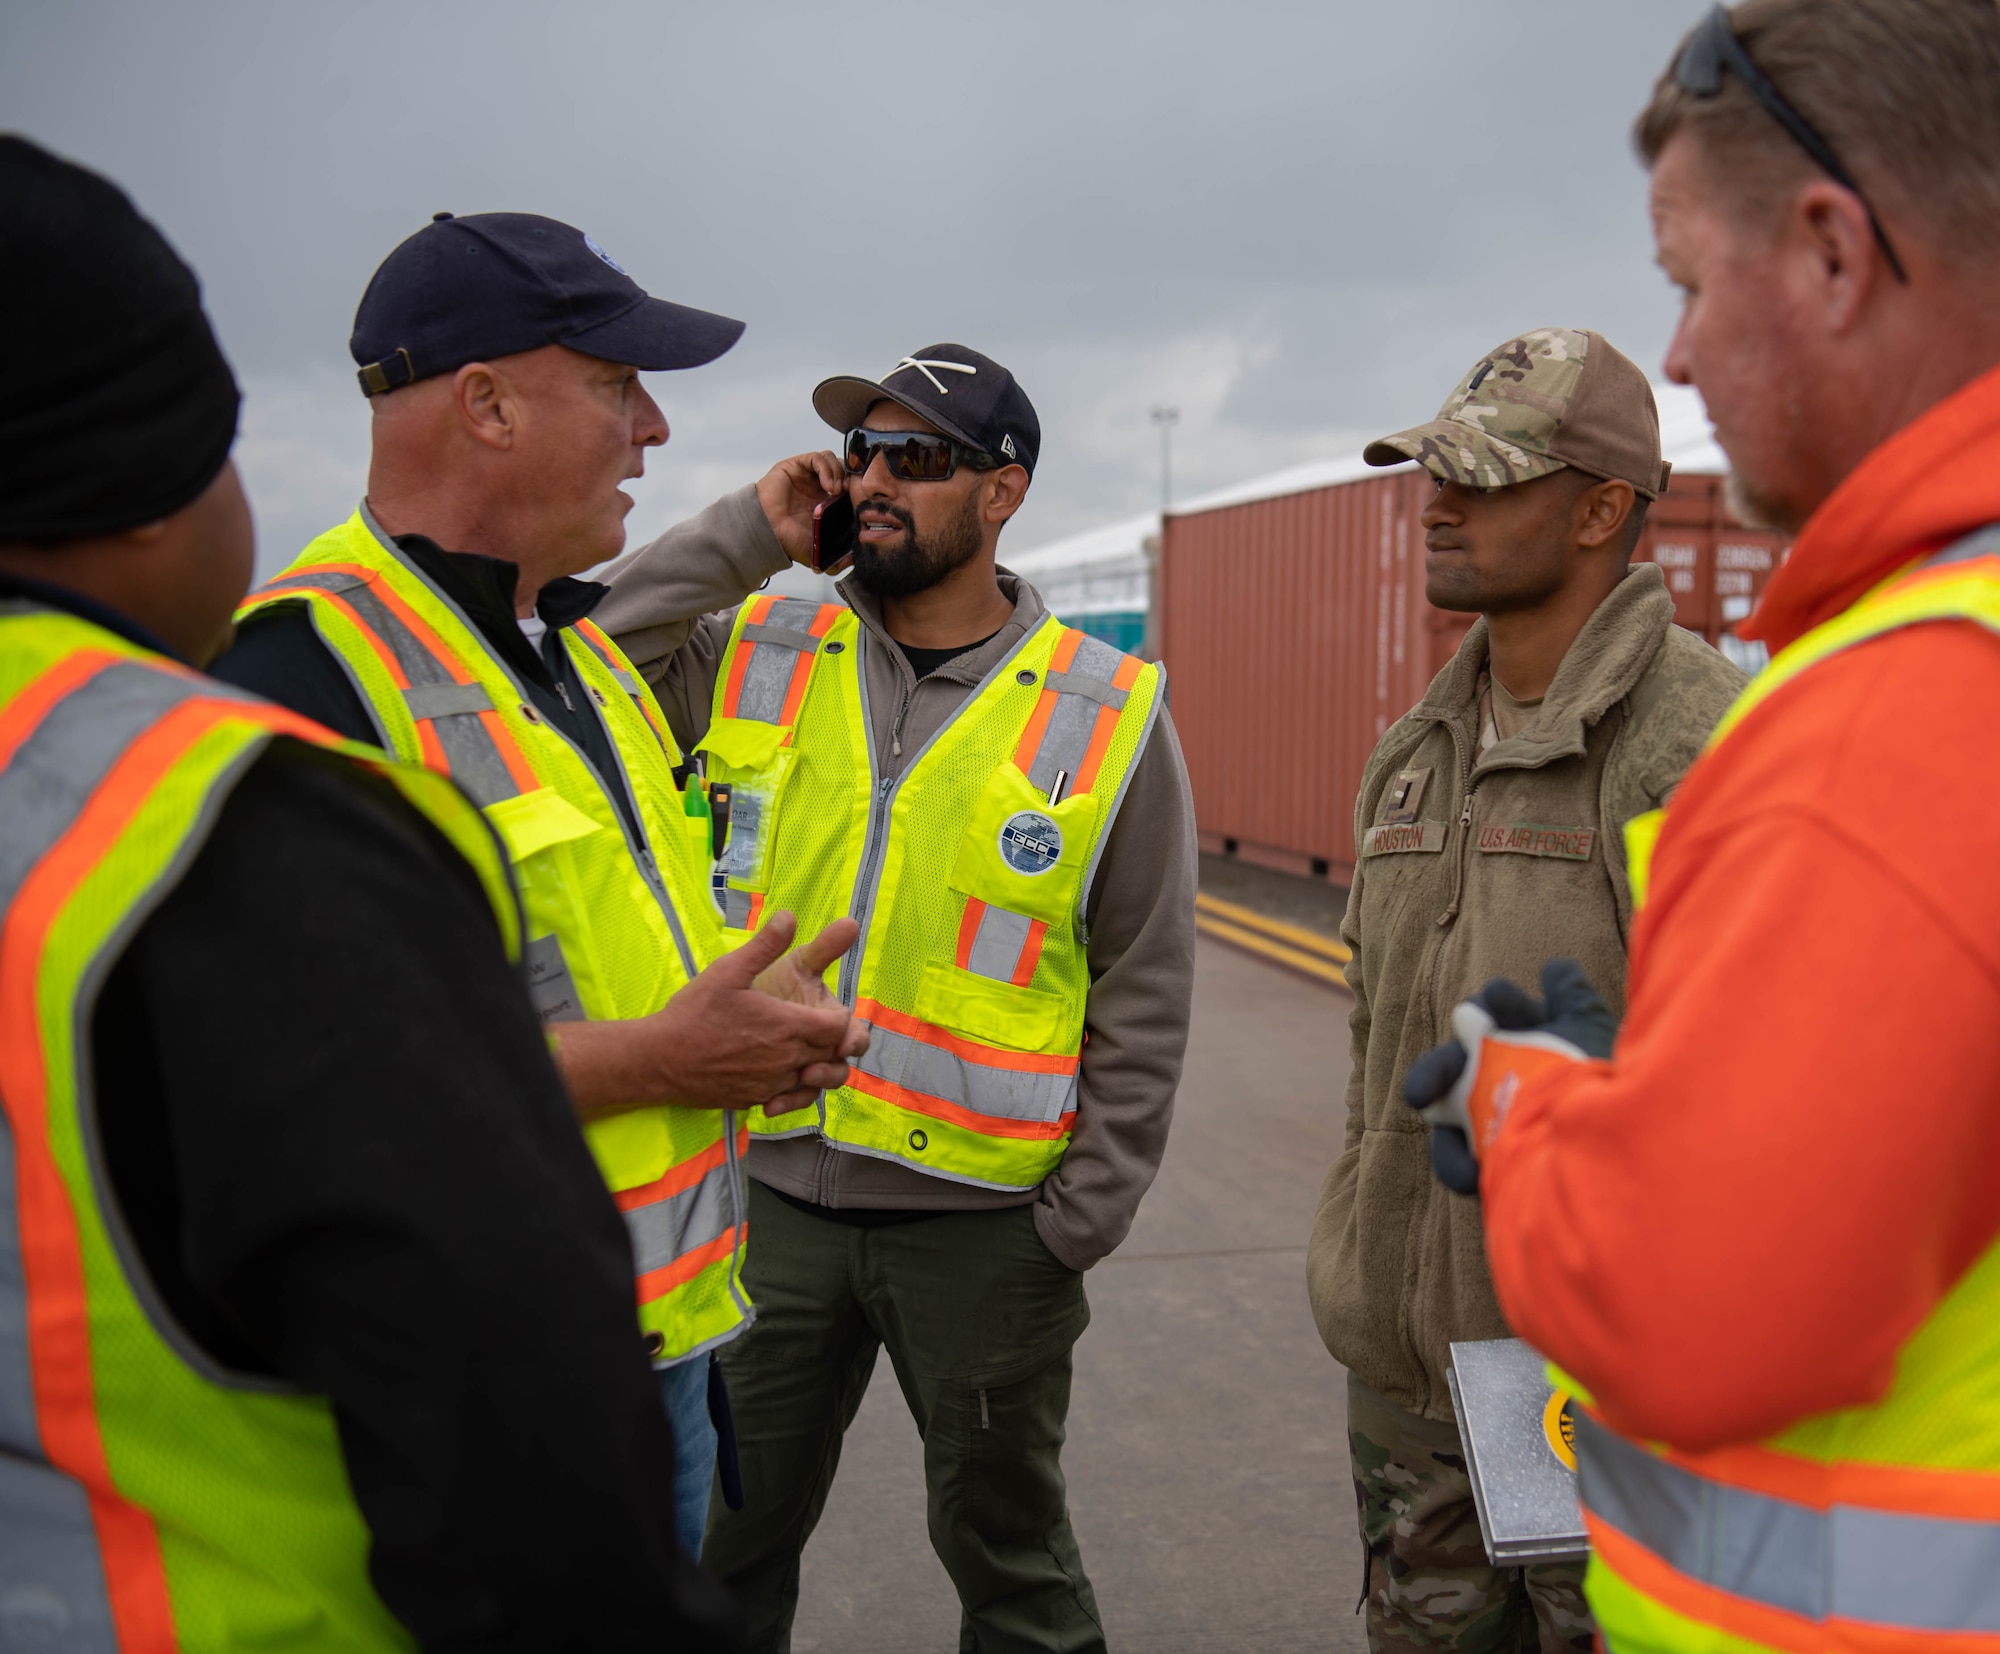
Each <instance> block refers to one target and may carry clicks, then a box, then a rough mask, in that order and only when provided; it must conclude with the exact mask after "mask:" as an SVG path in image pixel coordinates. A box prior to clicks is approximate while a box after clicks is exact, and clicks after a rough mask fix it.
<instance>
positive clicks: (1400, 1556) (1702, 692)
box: [1309, 328, 1743, 1654]
mask: <svg viewBox="0 0 2000 1654" xmlns="http://www.w3.org/2000/svg"><path fill="white" fill-rule="evenodd" d="M1366 457H1367V458H1368V459H1369V460H1370V461H1371V462H1373V463H1375V464H1378V465H1390V464H1401V463H1404V462H1406V461H1408V460H1415V461H1417V462H1418V463H1419V464H1420V465H1422V466H1423V467H1424V468H1425V469H1426V470H1427V471H1429V472H1430V474H1431V476H1432V478H1433V479H1434V480H1435V483H1436V493H1435V495H1434V497H1433V498H1432V500H1431V502H1430V503H1429V504H1428V505H1427V506H1426V508H1425V510H1424V513H1423V521H1424V527H1425V545H1426V551H1427V556H1426V592H1427V595H1428V596H1429V598H1430V600H1431V602H1432V603H1434V604H1436V605H1437V606H1439V607H1441V608H1446V609H1454V610H1459V611H1461V612H1464V611H1470V612H1473V613H1476V614H1478V615H1479V616H1480V618H1479V619H1478V620H1476V621H1474V623H1473V625H1472V628H1471V630H1470V631H1469V632H1468V633H1467V634H1466V637H1465V641H1464V643H1463V644H1462V645H1461V647H1460V648H1459V650H1458V653H1457V655H1456V656H1455V658H1454V659H1453V660H1452V661H1451V663H1450V664H1449V665H1447V666H1446V667H1445V669H1444V670H1443V671H1442V672H1440V673H1439V674H1438V675H1437V678H1436V679H1435V680H1434V681H1433V682H1432V684H1431V687H1430V689H1429V691H1428V693H1427V694H1426V695H1425V697H1424V699H1423V701H1422V702H1421V703H1420V704H1419V705H1418V706H1417V707H1416V708H1415V709H1414V710H1413V711H1411V712H1410V713H1409V714H1407V715H1406V716H1405V717H1403V718H1402V719H1400V720H1399V721H1398V722H1397V723H1396V724H1394V725H1393V726H1391V728H1390V729H1389V730H1388V732H1387V733H1386V734H1385V735H1384V736H1383V737H1382V739H1381V741H1380V742H1379V743H1378V744H1377V746H1376V749H1375V753H1374V755H1373V757H1371V758H1370V760H1369V763H1368V767H1367V771H1366V773H1365V775H1364V777H1363V780H1362V785H1361V794H1360V798H1359V799H1358V800H1357V803H1356V813H1355V839H1356V843H1357V845H1358V847H1359V860H1358V862H1357V865H1356V869H1355V874H1354V880H1353V884H1352V887H1351V889H1350V891H1349V895H1348V905H1347V916H1346V919H1345V921H1344V922H1343V925H1342V934H1343V937H1344V938H1345V940H1346V941H1347V944H1348V945H1349V947H1351V948H1352V949H1353V950H1354V962H1353V964H1352V965H1351V966H1350V967H1349V969H1348V979H1349V981H1350V983H1351V985H1352V986H1353V989H1354V996H1355V1006H1354V1012H1353V1016H1352V1018H1351V1026H1352V1029H1353V1049H1354V1064H1353V1072H1352V1076H1351V1078H1350V1081H1349V1085H1348V1094H1347V1108H1348V1114H1347V1137H1346V1144H1345V1147H1344V1149H1343V1152H1342V1154H1341V1157H1340V1159H1339V1160H1337V1161H1336V1162H1335V1163H1334V1165H1333V1168H1332V1169H1331V1170H1330V1171H1329V1172H1328V1174H1327V1177H1326V1182H1325V1184H1324V1186H1323V1188H1322V1189H1321V1192H1320V1207H1319V1213H1318V1217H1317V1220H1316V1222H1315V1224H1314V1228H1313V1237H1312V1246H1311V1251H1310V1258H1309V1276H1310V1287H1311V1294H1312V1301H1313V1312H1314V1315H1315V1317H1316V1318H1317V1320H1318V1322H1319V1327H1320V1334H1321V1336H1322V1337H1323V1338H1324V1339H1325V1340H1326V1345H1327V1348H1328V1349H1329V1350H1330V1351H1331V1352H1332V1353H1333V1356H1334V1358H1335V1359H1336V1360H1338V1361H1339V1362H1340V1363H1341V1364H1342V1365H1343V1366H1345V1367H1346V1368H1347V1369H1348V1430H1349V1439H1350V1445H1351V1448H1352V1455H1353V1468H1354V1485H1355V1493H1356V1497H1357V1499H1358V1500H1359V1503H1360V1511H1361V1530H1362V1536H1363V1539H1364V1542H1365V1543H1366V1545H1367V1549H1368V1557H1369V1567H1368V1582H1367V1588H1366V1596H1365V1602H1366V1607H1367V1611H1368V1640H1369V1644H1370V1646H1371V1648H1373V1649H1374V1650H1375V1651H1376V1654H1387V1651H1401V1650H1417V1649H1454V1650H1466V1651H1483V1650H1499V1649H1505V1650H1514V1649H1532V1648H1537V1647H1539V1648H1540V1649H1542V1650H1546V1651H1554V1650H1576V1651H1579V1654H1581V1651H1583V1650H1587V1649H1589V1648H1590V1646H1591V1641H1592V1627H1591V1622H1590V1617H1589V1614H1588V1611H1587V1610H1586V1608H1585V1606H1584V1600H1583V1591H1582V1579H1583V1569H1582V1566H1581V1565H1580V1564H1545V1565H1539V1566H1534V1567H1529V1568H1499V1567H1495V1566H1493V1565H1492V1564H1491V1563H1489V1562H1488V1561H1487V1559H1486V1553H1485V1547H1484V1545H1483V1544H1482V1542H1481V1540H1480V1537H1479V1522H1478V1518H1477V1515H1476V1512H1475V1510H1474V1507H1473V1502H1472V1489H1471V1484H1470V1482H1469V1481H1468V1479H1467V1476H1466V1468H1465V1461H1464V1459H1463V1457H1462V1456H1461V1453H1460V1448H1459V1439H1458V1430H1457V1426H1456V1423H1455V1422H1454V1420H1453V1416H1452V1408H1451V1399H1450V1394H1449V1391H1448V1390H1447V1388H1446V1382H1445V1373H1446V1368H1447V1366H1448V1364H1449V1359H1450V1358H1449V1347H1450V1345H1451V1343H1452V1342H1453V1341H1454V1340H1469V1339H1478V1338H1504V1337H1507V1336H1508V1329H1507V1325H1506V1322H1505V1321H1504V1320H1503V1319H1502V1317H1501V1314H1500V1310H1499V1307H1498V1305H1497V1304H1496V1303H1495V1302H1494V1298H1493V1288H1492V1285H1491V1282H1490V1281H1489V1279H1488V1277H1487V1273H1486V1258H1485V1252H1484V1248H1483V1245H1482V1241H1481V1234H1480V1221H1479V1210H1478V1205H1477V1202H1476V1200H1475V1199H1468V1198H1466V1197H1464V1196H1460V1195H1454V1194H1451V1193H1449V1192H1448V1191H1447V1190H1446V1189H1445V1188H1444V1187H1443V1186H1442V1185H1441V1184H1439V1183H1438V1182H1437V1181H1436V1180H1435V1179H1434V1178H1433V1177H1432V1176H1431V1172H1430V1165H1429V1155H1428V1147H1427V1141H1426V1135H1425V1127H1424V1124H1423V1121H1422V1120H1421V1119H1420V1118H1419V1117H1418V1116H1417V1115H1416V1113H1415V1112H1414V1111H1413V1110H1411V1109H1410V1108H1408V1107H1407V1106H1405V1104H1404V1103H1403V1101H1402V1097H1401V1095H1400V1089H1399V1088H1400V1084H1401V1080H1402V1076H1403V1074H1404V1072H1405V1071H1406V1070H1407V1069H1408V1067H1409V1065H1410V1062H1411V1060H1412V1059H1413V1058H1415V1057H1416V1056H1417V1055H1418V1054H1420V1053H1421V1052H1424V1051H1427V1050H1429V1049H1430V1048H1431V1047H1432V1046H1433V1045H1436V1044H1438V1043H1439V1042H1441V1041H1442V1040H1444V1039H1446V1038H1448V1037H1449V1035H1450V1030H1449V1028H1448V1027H1447V1025H1446V1020H1445V1019H1446V1018H1447V1017H1448V1016H1449V1014H1450V1011H1451V1007H1452V1006H1454V1005H1456V1004H1457V1003H1458V1002H1459V1001H1460V1000H1461V999H1464V998H1466V997H1467V996H1468V995H1470V994H1472V993H1474V992H1475V991H1477V990H1478V989H1479V988H1480V987H1482V986H1483V985H1484V984H1485V983H1486V982H1487V981H1488V980H1490V979H1491V978H1493V977H1496V976H1511V977H1513V978H1515V979H1516V980H1519V981H1533V980H1535V978H1536V975H1537V973H1538V972H1539V971H1540V969H1541V966H1542V963H1543V962H1544V961H1545V960H1547V959H1549V958H1551V957H1555V956H1557V955H1567V956H1569V957H1571V958H1574V959H1577V960H1579V961H1581V962H1582V964H1583V966H1584V968H1585V970H1586V971H1587V972H1588V974H1589V976H1590V978H1591V980H1592V981H1594V982H1596V983H1597V984H1598V985H1599V986H1600V987H1601V989H1602V990H1603V993H1604V997H1605V998H1606V1000H1607V1001H1608V1002H1609V1003H1610V1004H1611V1006H1612V1007H1613V1009H1614V1010H1617V1009H1619V1008H1621V1007H1622V1005H1623V1002H1624V989H1625V945H1626V938H1627V934H1628V932H1629V929H1630V925H1631V918H1632V897H1631V888H1630V884H1629V882H1628V880H1627V877H1626V872H1625V857H1624V840H1623V837H1622V833H1621V829H1622V828H1623V826H1624V823H1625V822H1626V821H1628V820H1629V819H1631V818H1632V817H1633V816H1635V815H1639V814H1641V813H1643V812H1645V811H1647V810H1650V809H1653V808H1656V807H1657V806H1658V805H1659V804H1660V803H1662V802H1663V801H1664V800H1665V798H1666V796H1667V794H1668V793H1669V792H1671V791H1672V789H1673V788H1674V786H1675V785H1676V784H1677V783H1678V782H1679V780H1680V778H1681V775H1682V773H1683V772H1684V771H1685V770H1686V769H1687V767H1688V765H1689V764H1690V763H1692V762H1693V761H1694V758H1695V756H1696V755H1697V754H1698V753H1699V752H1700V750H1701V748H1702V745H1703V743H1704V741H1705V740H1706V739H1707V737H1708V733H1709V731H1710V730H1711V729H1712V728H1713V727H1714V725H1715V723H1716V721H1717V720H1718V719H1719V718H1720V717H1721V715H1722V713H1723V712H1724V710H1725V709H1726V708H1727V707H1728V706H1729V703H1730V702H1731V701H1732V700H1733V699H1734V698H1735V695H1736V692H1737V690H1738V688H1740V687H1741V685H1742V682H1743V677H1742V674H1741V673H1740V672H1738V671H1737V670H1736V668H1735V667H1733V666H1731V665H1730V664H1729V663H1728V662H1727V661H1726V660H1724V659H1723V658H1722V656H1721V655H1719V654H1717V653H1716V652H1715V651H1714V650H1713V649H1711V648H1709V647H1708V645H1707V644H1706V643H1703V642H1702V641H1701V640H1700V639H1699V638H1697V637H1695V636H1694V635H1693V634H1691V633H1689V632H1685V631H1682V630H1680V629H1679V628H1678V627H1676V626H1675V625H1674V624H1673V601H1672V599H1671V598H1670V597H1669V596H1668V594H1667V590H1666V585H1665V582H1664V581H1663V580H1662V579H1661V576H1660V571H1659V569H1658V568H1657V567H1656V566H1654V565H1652V564H1650V563H1641V564H1637V565H1633V564H1631V562H1630V558H1631V555H1632V552H1633V550H1634V549H1635V548H1636V546H1637V544H1638V540H1639V534H1640V529H1641V527H1642V524H1643V521H1644V516H1645V510H1646V506H1647V505H1648V503H1649V502H1650V501H1652V500H1654V499H1656V498H1658V497H1659V495H1660V493H1661V492H1662V491H1663V490H1664V489H1665V487H1666V482H1667V471H1668V468H1667V466H1666V465H1665V464H1664V463H1663V462H1662V460H1661V458H1660V447H1659V420H1658V415H1657V413H1656V412H1655V409H1654V406H1653V394H1652V390H1651V387H1650V386H1648V385H1647V383H1646V379H1645V376H1644V375H1643V374H1642V373H1640V371H1639V370H1638V368H1636V367H1635V366H1634V365H1633V364H1632V363H1631V362H1630V361H1628V360H1627V359H1626V358H1625V357H1624V356H1622V355H1620V354H1619V353H1618V352H1617V351H1616V350H1614V349H1612V347H1611V346H1610V345H1609V344H1607V343H1606V342H1605V341H1604V340H1603V339H1602V338H1601V337H1599V336H1598V335H1597V334H1595V333H1586V332H1581V331H1577V330H1574V329H1570V328H1542V329H1538V330H1537V331H1535V332H1533V333H1528V334H1524V335H1522V336H1521V337H1520V338H1518V339H1512V340H1509V341H1508V342H1507V343H1506V344H1504V345H1502V346H1501V347H1500V348H1499V349H1498V350H1495V351H1492V352H1491V353H1489V354H1488V355H1486V356H1485V357H1483V358H1481V360H1480V361H1479V362H1478V363H1477V364H1476V365H1475V366H1474V367H1473V369H1472V370H1471V372H1469V373H1468V374H1467V375H1466V376H1465V378H1464V379H1463V380H1461V381H1460V382H1459V385H1458V388H1457V389H1456V390H1455V391H1454V392H1453V393H1452V394H1451V396H1450V398H1449V399H1447V401H1446V402H1445V405H1444V407H1443V408H1442V409H1441V410H1440V411H1439V414H1438V417H1437V418H1436V419H1435V420H1433V421H1432V422H1431V423H1429V424H1427V425H1420V426H1417V427H1416V428H1414V429H1413V430H1408V431H1404V432H1401V433H1400V434H1398V435H1396V436H1392V437H1388V438H1385V439H1384V440H1382V441H1380V442H1376V443H1372V444H1370V446H1369V447H1368V449H1367V451H1366Z"/></svg>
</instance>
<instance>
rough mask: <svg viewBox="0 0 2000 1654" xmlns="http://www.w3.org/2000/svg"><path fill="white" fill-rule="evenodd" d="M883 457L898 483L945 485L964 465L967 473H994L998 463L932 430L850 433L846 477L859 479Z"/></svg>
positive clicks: (860, 431)
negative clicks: (943, 483) (934, 433)
mask: <svg viewBox="0 0 2000 1654" xmlns="http://www.w3.org/2000/svg"><path fill="white" fill-rule="evenodd" d="M877 454H880V455H881V456H882V457H883V459H885V460H887V461H888V463H889V475H890V476H892V477H894V478H895V479H896V480H897V481H898V482H943V481H944V480H945V478H947V477H949V476H950V475H951V474H952V473H953V472H955V471H956V470H957V469H958V468H959V467H960V466H961V465H963V466H964V467H965V468H966V469H967V470H968V471H992V470H995V469H997V468H998V466H999V463H1000V462H999V461H998V460H996V459H995V458H994V457H993V456H992V455H991V454H988V453H984V452H982V451H981V450H980V449H977V448H969V447H967V446H966V445H965V444H964V443H963V442H958V441H954V440H953V439H952V438H951V437H948V436H935V435H933V434H932V433H931V432H929V431H869V430H861V429H855V430H852V431H849V432H848V433H847V474H848V475H849V476H851V477H858V476H860V475H861V474H862V472H864V471H866V470H867V469H868V467H869V466H871V465H873V464H874V463H875V456H876V455H877Z"/></svg>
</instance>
